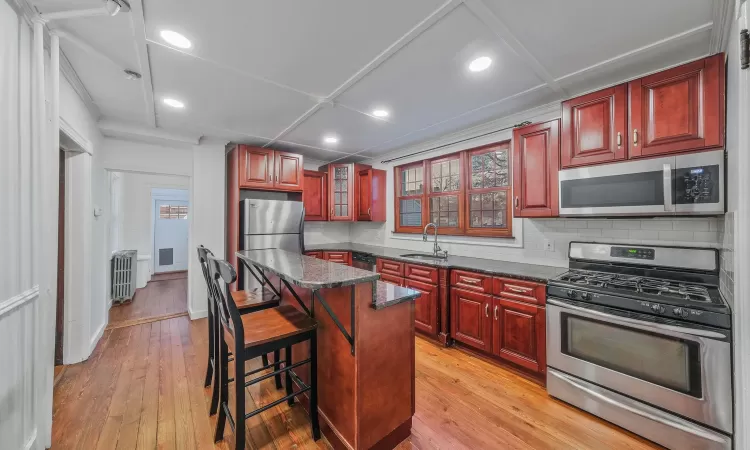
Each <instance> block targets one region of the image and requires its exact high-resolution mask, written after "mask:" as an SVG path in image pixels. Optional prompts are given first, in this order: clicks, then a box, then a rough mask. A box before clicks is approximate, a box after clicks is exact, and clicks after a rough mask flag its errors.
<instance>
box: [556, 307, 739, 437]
mask: <svg viewBox="0 0 750 450" xmlns="http://www.w3.org/2000/svg"><path fill="white" fill-rule="evenodd" d="M729 338H730V337H729V332H728V331H725V330H720V329H714V328H709V327H703V326H692V325H691V326H684V324H682V323H679V322H675V321H672V320H669V319H665V318H661V317H655V316H646V315H643V314H635V313H629V312H626V311H621V310H616V309H613V308H607V307H603V306H598V305H590V304H584V303H580V302H572V301H569V300H561V299H557V298H548V299H547V364H548V365H549V366H550V367H552V368H555V369H557V370H560V371H562V372H566V373H568V374H571V375H574V376H576V377H579V378H582V379H584V380H586V381H589V382H591V383H594V384H596V385H599V386H602V387H605V388H608V389H611V390H613V391H616V392H619V393H620V394H624V395H626V396H628V397H632V398H635V399H639V400H641V401H643V402H645V403H649V404H651V405H654V406H656V407H658V408H661V409H664V410H667V411H671V412H674V413H675V414H679V415H681V416H683V417H686V418H689V419H693V420H695V421H697V422H701V423H704V424H706V425H708V426H710V427H713V428H716V429H718V430H720V431H724V432H726V433H730V434H731V433H732V375H731V370H732V365H731V351H730V342H729Z"/></svg>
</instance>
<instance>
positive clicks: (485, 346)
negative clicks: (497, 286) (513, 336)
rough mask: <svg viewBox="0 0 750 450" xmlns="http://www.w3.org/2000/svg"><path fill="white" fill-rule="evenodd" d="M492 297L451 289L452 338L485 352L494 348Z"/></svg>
mask: <svg viewBox="0 0 750 450" xmlns="http://www.w3.org/2000/svg"><path fill="white" fill-rule="evenodd" d="M491 307H492V296H491V295H488V294H480V293H478V292H474V291H467V290H464V289H456V288H454V287H451V337H453V339H455V340H457V341H459V342H461V343H464V344H466V345H468V346H470V347H474V348H476V349H478V350H481V351H483V352H489V351H490V349H491V348H492V347H491V345H492V321H491V320H490V308H491Z"/></svg>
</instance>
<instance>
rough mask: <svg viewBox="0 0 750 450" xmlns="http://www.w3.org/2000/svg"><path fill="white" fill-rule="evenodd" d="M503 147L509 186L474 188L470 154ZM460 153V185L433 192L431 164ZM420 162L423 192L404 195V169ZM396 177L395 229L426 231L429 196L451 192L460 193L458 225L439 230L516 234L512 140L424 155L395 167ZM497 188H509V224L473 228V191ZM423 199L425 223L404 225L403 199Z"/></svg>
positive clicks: (501, 235) (484, 234) (480, 234)
mask: <svg viewBox="0 0 750 450" xmlns="http://www.w3.org/2000/svg"><path fill="white" fill-rule="evenodd" d="M498 148H504V149H506V150H507V152H508V186H507V187H493V188H481V189H472V188H471V184H470V182H469V180H470V179H471V164H470V162H471V159H470V158H471V156H472V155H475V154H477V153H480V154H483V153H487V152H489V151H492V150H493V149H498ZM456 156H458V160H459V174H460V176H459V186H458V191H451V192H446V193H443V192H439V193H437V192H436V193H433V192H432V164H433V163H435V162H441V161H444V160H448V159H455V158H456ZM417 166H421V168H422V193H421V194H417V195H409V196H402V195H401V177H402V175H401V173H402V171H403V170H405V169H410V168H414V167H417ZM393 175H394V176H393V178H394V202H393V203H394V213H395V214H394V230H395V232H396V233H411V234H417V233H422V232H423V227H424V226H425V225H427V224H428V223H429V222H430V218H431V213H432V211H431V205H430V199H431V198H433V197H441V196H448V195H458V212H459V214H458V226H457V227H440V231H439V234H444V235H449V236H470V237H495V238H510V239H512V238H513V209H512V205H513V200H512V199H513V153H512V148H511V141H510V140H506V141H500V142H495V143H492V144H488V145H483V146H480V147H473V148H469V149H465V150H461V151H458V152H453V153H448V154H445V155H440V156H437V157H433V158H428V159H423V160H420V161H415V162H411V163H407V164H403V165H400V166H395V167H394V168H393ZM496 191H507V193H508V194H507V201H506V208H507V213H506V214H507V215H506V217H507V220H508V227H507V228H471V227H470V226H469V223H470V208H469V205H470V202H469V199H470V197H469V196H470V195H471V194H481V193H486V192H496ZM417 198H419V199H421V200H422V225H421V226H419V227H413V226H401V224H400V220H401V214H400V206H401V202H400V200H409V199H417Z"/></svg>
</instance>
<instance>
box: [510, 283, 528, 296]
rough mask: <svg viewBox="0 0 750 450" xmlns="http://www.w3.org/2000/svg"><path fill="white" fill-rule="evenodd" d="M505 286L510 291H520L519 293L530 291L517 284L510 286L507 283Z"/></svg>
mask: <svg viewBox="0 0 750 450" xmlns="http://www.w3.org/2000/svg"><path fill="white" fill-rule="evenodd" d="M505 287H506V288H508V290H509V291H513V292H518V293H519V294H526V293H528V291H527V290H526V289H524V288H518V287H515V286H508V285H507V284H506V285H505Z"/></svg>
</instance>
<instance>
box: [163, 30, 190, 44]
mask: <svg viewBox="0 0 750 450" xmlns="http://www.w3.org/2000/svg"><path fill="white" fill-rule="evenodd" d="M159 34H160V35H161V38H162V39H164V40H165V41H167V43H168V44H172V45H174V46H175V47H179V48H190V47H192V46H193V44H192V42H190V39H188V38H186V37H185V36H183V35H181V34H180V33H178V32H176V31H172V30H162V31H161V33H159Z"/></svg>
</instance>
